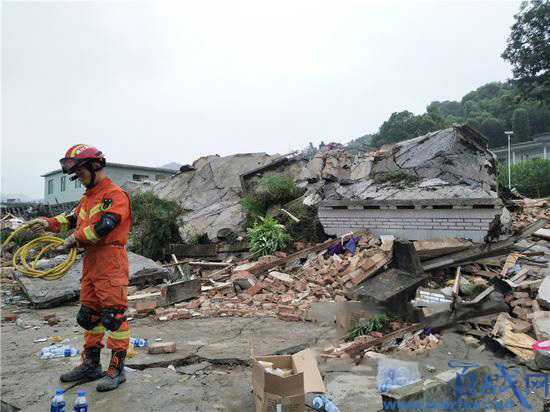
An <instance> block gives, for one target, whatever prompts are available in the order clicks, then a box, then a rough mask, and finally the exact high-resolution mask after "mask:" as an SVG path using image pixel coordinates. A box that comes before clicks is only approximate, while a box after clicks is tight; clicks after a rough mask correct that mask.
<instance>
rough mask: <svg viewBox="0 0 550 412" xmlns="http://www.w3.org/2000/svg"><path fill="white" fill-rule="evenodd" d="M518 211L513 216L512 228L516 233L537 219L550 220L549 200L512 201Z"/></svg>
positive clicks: (526, 199)
mask: <svg viewBox="0 0 550 412" xmlns="http://www.w3.org/2000/svg"><path fill="white" fill-rule="evenodd" d="M512 203H513V204H514V206H516V207H517V208H518V209H519V212H518V213H515V214H514V215H513V228H514V230H516V231H518V230H521V229H523V228H524V227H526V226H527V225H529V224H531V223H533V222H534V221H536V220H538V219H549V220H550V199H548V198H546V199H528V198H525V199H521V200H514V201H512Z"/></svg>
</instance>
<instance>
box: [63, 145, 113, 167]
mask: <svg viewBox="0 0 550 412" xmlns="http://www.w3.org/2000/svg"><path fill="white" fill-rule="evenodd" d="M94 160H95V161H98V162H99V164H100V165H101V167H103V166H105V156H103V153H101V151H99V150H98V149H96V148H95V147H93V146H88V145H85V144H75V145H74V146H71V147H70V148H69V150H67V153H65V157H64V158H63V159H59V163H61V169H62V170H63V173H72V172H73V170H74V169H75V168H76V167H78V166H82V165H83V164H86V163H90V162H92V161H94Z"/></svg>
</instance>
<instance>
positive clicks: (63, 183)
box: [59, 176, 67, 192]
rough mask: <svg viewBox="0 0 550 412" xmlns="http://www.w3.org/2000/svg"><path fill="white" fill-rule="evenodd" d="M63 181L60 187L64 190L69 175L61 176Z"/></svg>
mask: <svg viewBox="0 0 550 412" xmlns="http://www.w3.org/2000/svg"><path fill="white" fill-rule="evenodd" d="M59 180H60V181H61V186H60V189H59V190H61V191H62V192H64V191H65V185H66V182H67V177H66V176H61V178H60V179H59Z"/></svg>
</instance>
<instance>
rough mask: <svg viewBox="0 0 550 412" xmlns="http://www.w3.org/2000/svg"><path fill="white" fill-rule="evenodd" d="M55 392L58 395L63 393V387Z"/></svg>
mask: <svg viewBox="0 0 550 412" xmlns="http://www.w3.org/2000/svg"><path fill="white" fill-rule="evenodd" d="M55 394H56V395H63V389H56V390H55Z"/></svg>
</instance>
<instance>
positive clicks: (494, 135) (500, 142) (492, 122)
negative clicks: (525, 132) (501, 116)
mask: <svg viewBox="0 0 550 412" xmlns="http://www.w3.org/2000/svg"><path fill="white" fill-rule="evenodd" d="M479 130H480V131H481V133H483V134H484V135H485V136H487V139H489V145H490V146H495V147H497V146H504V144H505V137H506V136H505V134H504V126H503V125H502V122H501V121H500V120H498V119H495V118H494V117H489V118H487V119H485V120H483V122H482V123H481V126H480V128H479Z"/></svg>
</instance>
